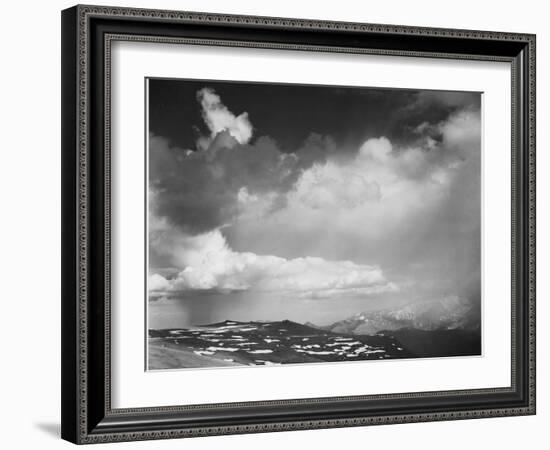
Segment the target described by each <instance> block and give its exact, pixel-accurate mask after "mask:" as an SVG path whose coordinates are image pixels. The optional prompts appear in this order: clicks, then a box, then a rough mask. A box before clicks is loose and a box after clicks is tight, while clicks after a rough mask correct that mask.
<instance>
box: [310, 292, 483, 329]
mask: <svg viewBox="0 0 550 450" xmlns="http://www.w3.org/2000/svg"><path fill="white" fill-rule="evenodd" d="M480 323H481V308H480V306H479V305H477V304H474V303H472V302H470V301H469V300H467V299H464V298H461V297H458V296H451V297H446V298H444V299H442V300H439V301H426V302H419V303H413V304H409V305H406V306H403V307H401V308H398V309H381V310H376V311H366V312H361V313H357V314H354V315H353V316H351V317H349V318H347V319H344V320H340V321H338V322H335V323H333V324H332V325H328V326H324V327H318V328H321V329H324V330H327V331H331V332H333V333H347V334H355V335H375V334H377V333H379V332H381V331H395V330H399V329H402V328H411V329H416V330H423V331H433V330H467V331H473V330H476V329H479V327H480ZM308 326H312V327H313V326H314V325H313V324H309V323H308Z"/></svg>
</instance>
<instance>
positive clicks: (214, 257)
mask: <svg viewBox="0 0 550 450" xmlns="http://www.w3.org/2000/svg"><path fill="white" fill-rule="evenodd" d="M180 244H182V245H183V247H182V248H179V249H178V252H180V254H181V260H180V262H181V263H184V264H185V268H184V269H183V270H182V271H181V272H179V274H178V275H177V276H176V277H175V278H173V279H169V280H168V279H166V278H164V277H162V276H161V275H159V274H152V275H151V276H150V277H149V289H150V291H154V290H155V289H157V290H158V291H162V292H164V293H166V292H181V291H189V290H218V291H224V290H227V291H233V290H241V291H242V290H252V291H258V292H279V293H281V294H283V293H287V294H291V295H296V296H297V297H300V298H325V297H332V296H337V295H345V294H349V293H361V294H363V295H365V294H372V293H381V292H389V291H395V290H397V286H396V285H395V284H394V283H391V282H389V281H388V280H386V278H385V276H384V274H383V273H382V270H381V269H380V268H379V267H376V266H368V265H361V264H355V263H353V262H351V261H328V260H325V259H323V258H318V257H304V258H295V259H285V258H281V257H278V256H272V255H257V254H255V253H250V252H235V251H233V250H232V249H231V248H229V246H228V245H227V242H226V240H225V238H224V237H223V235H222V234H221V232H220V231H219V230H215V231H211V232H208V233H204V234H201V235H198V236H193V237H182V238H181V240H180Z"/></svg>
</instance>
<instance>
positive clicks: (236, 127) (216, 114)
mask: <svg viewBox="0 0 550 450" xmlns="http://www.w3.org/2000/svg"><path fill="white" fill-rule="evenodd" d="M197 99H198V101H199V103H200V105H201V107H202V117H203V119H204V122H205V123H206V126H207V127H208V129H209V130H210V136H209V137H203V138H201V139H199V146H200V147H201V148H203V149H205V148H207V147H208V145H209V144H210V143H211V142H212V141H213V140H214V139H215V137H216V136H217V135H218V133H221V132H222V131H227V132H228V133H229V135H231V136H232V137H233V138H234V139H235V142H237V143H239V144H247V143H248V142H249V141H250V138H252V130H253V127H252V124H251V123H250V120H249V119H248V113H247V112H243V113H241V114H240V115H238V116H235V114H233V113H232V112H231V111H229V109H228V108H227V106H225V105H224V104H223V103H222V101H221V98H220V96H219V95H217V94H216V93H215V92H214V90H213V89H209V88H203V89H201V90H200V91H199V92H197ZM227 145H229V146H233V145H235V144H234V143H232V142H231V141H228V143H227Z"/></svg>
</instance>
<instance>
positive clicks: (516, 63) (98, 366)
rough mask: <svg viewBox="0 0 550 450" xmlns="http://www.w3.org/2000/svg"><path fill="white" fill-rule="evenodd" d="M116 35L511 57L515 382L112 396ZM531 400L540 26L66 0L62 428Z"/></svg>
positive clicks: (150, 433)
mask: <svg viewBox="0 0 550 450" xmlns="http://www.w3.org/2000/svg"><path fill="white" fill-rule="evenodd" d="M120 41H123V42H146V43H156V44H158V45H163V44H174V45H177V44H181V43H185V44H191V45H209V46H218V47H222V48H223V47H228V48H234V47H242V48H255V49H265V50H269V49H277V50H300V51H303V52H304V53H306V52H322V53H324V52H329V53H335V54H342V53H344V54H354V55H357V54H363V55H384V56H390V57H391V56H396V57H399V56H406V57H410V58H436V59H446V60H454V61H466V60H475V61H488V62H490V61H496V62H504V63H508V64H509V65H510V67H511V69H510V70H511V83H510V85H511V94H510V95H511V112H512V116H511V120H510V127H511V133H510V134H511V155H512V161H511V167H512V171H511V174H510V177H511V180H510V182H511V192H510V193H509V195H510V196H511V205H512V207H511V210H510V220H511V230H512V233H511V234H512V235H511V255H510V256H511V263H510V264H511V288H510V291H511V305H512V311H511V330H510V336H511V346H510V349H511V357H510V360H511V373H510V380H511V383H510V385H509V386H504V387H503V386H492V387H488V388H482V389H460V390H443V391H442V390H434V391H422V392H409V393H408V392H404V393H387V394H384V393H382V394H376V395H358V396H342V395H335V396H330V397H315V398H291V399H281V400H262V399H258V401H252V402H248V401H247V402H231V403H224V402H220V403H209V404H188V405H174V406H154V405H151V406H148V407H136V408H114V407H113V404H112V400H111V399H112V388H113V386H112V383H111V380H112V371H113V361H112V353H111V333H112V330H113V327H114V326H116V324H114V323H112V322H111V306H112V296H111V284H112V282H113V280H112V279H111V257H112V255H111V244H112V236H111V213H112V205H111V183H112V180H113V177H114V176H116V174H114V173H112V172H111V131H112V130H111V116H110V111H111V109H110V107H111V103H110V102H111V97H112V92H111V87H112V86H111V62H112V61H111V48H112V45H113V43H114V42H120ZM141 157H143V156H141ZM487 170H492V169H491V168H489V169H487ZM494 170H497V169H494ZM136 245H141V246H143V243H139V244H138V243H136ZM530 414H535V36H534V35H531V34H515V33H504V32H486V31H470V30H450V29H435V28H422V27H407V26H395V25H378V24H363V23H345V22H331V21H318V20H304V19H286V18H271V17H255V16H233V15H217V14H206V13H196V12H180V11H160V10H145V9H130V8H118V7H116V8H115V7H100V6H81V5H79V6H75V7H72V8H70V9H67V10H64V11H63V12H62V437H63V438H64V439H66V440H68V441H71V442H74V443H78V444H85V443H99V442H114V441H134V440H143V439H167V438H179V437H194V436H208V435H220V434H239V433H256V432H273V431H286V430H300V429H314V428H330V427H348V426H364V425H376V424H390V423H408V422H424V421H440V420H455V419H470V418H485V417H498V416H511V415H530Z"/></svg>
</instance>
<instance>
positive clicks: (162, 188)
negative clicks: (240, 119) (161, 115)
mask: <svg viewBox="0 0 550 450" xmlns="http://www.w3.org/2000/svg"><path fill="white" fill-rule="evenodd" d="M331 144H332V146H331ZM332 148H333V143H332V142H331V141H330V139H324V138H323V137H321V136H319V135H312V136H311V137H310V138H309V139H308V140H307V141H306V142H305V143H304V147H303V149H301V150H300V151H299V152H298V153H297V154H296V155H294V154H285V153H282V152H281V151H280V150H279V148H278V147H277V144H276V142H275V141H274V140H273V139H271V138H269V137H260V138H258V139H257V140H256V141H255V142H254V143H253V144H244V145H242V144H239V143H238V142H236V140H235V139H234V138H233V137H232V136H231V135H230V134H229V133H228V132H227V131H222V132H220V133H218V134H217V135H216V136H215V138H214V139H213V140H212V142H211V143H210V145H209V147H208V148H207V149H206V150H201V151H190V150H184V149H181V148H178V147H172V146H170V144H169V142H168V141H167V140H166V139H165V138H162V137H159V136H151V137H150V141H149V151H150V166H149V167H150V169H149V179H150V188H151V189H152V190H153V191H154V192H155V202H154V208H155V211H154V212H155V213H156V214H158V215H159V216H163V217H166V218H168V219H169V220H170V221H171V222H172V223H173V224H174V225H176V226H178V227H180V228H181V229H182V230H184V231H186V232H189V233H193V234H196V233H201V232H205V231H209V230H212V229H214V228H217V227H220V226H223V225H225V224H227V223H228V222H230V221H231V220H232V219H233V218H234V217H235V216H236V215H237V214H238V212H239V192H240V190H241V189H242V188H243V187H246V189H247V191H246V192H247V195H251V196H254V195H258V194H266V193H269V192H272V193H274V195H275V196H276V197H275V198H274V199H273V201H272V205H271V206H270V210H273V209H274V208H279V207H282V206H284V204H285V198H284V194H285V193H286V192H287V191H288V190H289V189H291V188H292V186H293V185H294V183H295V182H296V180H297V178H298V177H299V175H300V173H301V171H302V170H303V169H305V168H307V167H309V166H311V165H312V164H313V163H314V162H319V161H324V160H325V158H326V155H327V153H328V152H330V151H331V149H332Z"/></svg>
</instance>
